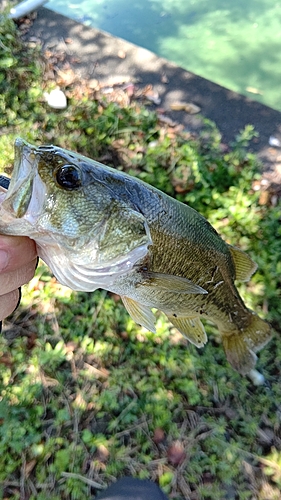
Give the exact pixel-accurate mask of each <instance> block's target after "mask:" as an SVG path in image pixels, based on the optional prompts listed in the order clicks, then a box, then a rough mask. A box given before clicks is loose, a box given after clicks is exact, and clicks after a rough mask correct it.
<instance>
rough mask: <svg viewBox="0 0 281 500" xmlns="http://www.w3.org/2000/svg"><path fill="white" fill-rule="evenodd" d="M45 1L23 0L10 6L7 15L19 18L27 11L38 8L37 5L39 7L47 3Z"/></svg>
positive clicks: (27, 12)
mask: <svg viewBox="0 0 281 500" xmlns="http://www.w3.org/2000/svg"><path fill="white" fill-rule="evenodd" d="M47 1H48V0H24V1H23V2H20V3H19V4H18V5H16V6H15V7H12V8H11V10H10V14H9V17H10V18H11V19H19V18H20V17H23V16H26V15H27V14H29V12H32V11H33V10H36V9H38V7H41V5H43V4H44V3H47Z"/></svg>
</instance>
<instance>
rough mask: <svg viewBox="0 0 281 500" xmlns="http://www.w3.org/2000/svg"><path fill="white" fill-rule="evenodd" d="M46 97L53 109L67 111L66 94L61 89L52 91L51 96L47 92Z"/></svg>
mask: <svg viewBox="0 0 281 500" xmlns="http://www.w3.org/2000/svg"><path fill="white" fill-rule="evenodd" d="M44 97H45V99H46V101H47V103H48V104H49V106H50V107H51V108H54V109H65V108H66V107H67V100H66V96H65V93H64V92H63V91H62V90H60V89H55V90H51V92H50V93H49V94H48V93H47V92H45V94H44Z"/></svg>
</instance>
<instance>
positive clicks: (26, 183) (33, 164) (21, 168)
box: [1, 138, 46, 225]
mask: <svg viewBox="0 0 281 500" xmlns="http://www.w3.org/2000/svg"><path fill="white" fill-rule="evenodd" d="M38 160H39V158H38V155H37V154H36V148H35V147H33V146H31V145H30V144H28V143H27V142H26V141H24V140H23V139H21V138H17V139H16V140H15V161H14V169H13V173H12V178H11V181H10V185H9V188H8V191H7V194H6V196H5V199H4V201H3V203H2V204H1V211H2V214H1V224H2V223H3V222H5V219H6V222H8V221H11V220H14V219H19V220H21V221H23V220H24V221H25V222H27V223H28V225H29V224H31V225H32V224H34V222H35V221H36V220H37V217H38V215H39V213H40V212H41V210H42V205H43V200H44V193H45V191H46V188H45V186H44V184H43V183H42V181H41V179H40V177H39V174H38V169H37V165H38Z"/></svg>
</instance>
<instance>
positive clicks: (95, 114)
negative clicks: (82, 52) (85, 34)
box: [0, 21, 281, 500]
mask: <svg viewBox="0 0 281 500" xmlns="http://www.w3.org/2000/svg"><path fill="white" fill-rule="evenodd" d="M0 45H1V47H2V46H4V47H5V50H2V51H0V75H1V76H0V96H1V97H0V117H1V118H0V120H1V132H0V167H1V170H4V171H6V172H10V171H11V168H12V165H13V141H14V139H15V137H16V136H18V135H20V136H22V137H23V138H25V139H27V140H29V141H30V142H34V143H38V144H39V143H48V142H53V143H56V144H57V145H59V146H63V147H66V148H68V149H73V150H75V151H78V152H80V153H83V154H86V155H88V156H90V157H92V158H95V159H97V160H100V161H104V162H106V163H108V164H110V165H113V166H115V167H117V168H120V169H123V170H124V171H126V172H129V173H130V174H132V175H136V176H138V177H139V178H141V179H143V180H144V181H146V182H149V183H151V184H153V185H154V186H156V187H158V188H160V189H162V190H163V191H165V192H167V193H169V194H170V195H172V196H176V197H177V198H178V199H179V200H182V201H184V202H186V203H188V204H190V205H191V206H192V207H194V208H195V209H196V210H198V211H199V212H200V213H202V214H203V215H204V216H205V217H207V218H208V220H209V221H210V222H211V223H212V224H213V225H214V226H215V227H216V229H217V230H218V231H219V232H220V234H221V235H222V236H223V237H224V238H225V240H227V241H228V242H230V243H232V244H236V245H238V246H240V247H241V248H242V249H244V250H247V251H248V252H249V254H250V255H251V256H252V257H253V259H254V260H256V261H257V262H258V264H259V269H258V271H257V273H256V274H255V276H254V277H253V279H252V280H251V282H250V284H248V285H247V286H245V285H244V286H243V287H241V293H242V294H243V296H244V297H245V300H246V302H247V304H248V305H249V307H251V308H253V309H255V310H256V311H257V312H258V313H259V314H260V315H261V316H263V317H266V318H267V319H268V320H270V321H271V322H272V324H273V325H274V327H275V330H276V333H275V336H274V338H273V340H272V342H271V343H270V344H269V345H268V346H267V347H265V348H264V349H263V350H262V351H261V353H260V356H259V361H258V368H259V369H260V370H261V371H262V372H263V374H264V375H265V377H266V381H267V383H266V385H264V386H262V387H255V386H253V385H252V383H251V381H249V380H248V379H247V378H243V377H241V376H240V375H238V374H237V373H236V372H234V371H233V370H232V369H231V367H230V366H229V365H228V363H227V362H226V360H225V355H224V352H223V349H222V346H221V341H220V338H219V335H218V334H217V333H216V329H215V328H213V326H212V325H210V324H207V325H206V329H207V333H208V338H209V342H208V344H207V345H206V347H205V348H204V349H202V350H197V349H196V348H195V347H194V346H192V345H190V344H188V342H187V341H186V340H185V339H183V338H182V337H181V336H180V335H179V334H178V333H177V331H176V330H175V328H171V325H170V324H168V323H167V322H166V320H165V318H164V317H163V316H162V315H160V314H158V316H157V334H156V335H154V334H152V333H150V332H147V331H145V330H144V329H142V328H140V327H138V326H137V325H136V324H135V323H134V322H133V321H132V320H131V319H130V318H129V317H128V315H127V313H126V311H125V310H124V308H123V306H122V304H121V302H120V300H119V298H118V297H117V296H114V295H112V294H109V293H105V292H104V291H102V290H101V291H97V292H95V293H92V294H87V293H74V292H71V291H70V290H69V289H67V288H65V287H63V286H61V285H60V284H58V283H57V282H56V281H55V279H54V278H53V277H52V276H51V275H50V274H49V271H48V269H47V268H46V267H45V266H44V265H43V264H42V263H41V264H40V266H39V268H38V270H37V274H36V277H35V278H34V279H33V280H32V281H31V282H30V283H29V284H28V285H27V286H26V287H25V288H24V293H23V298H22V303H21V307H20V308H19V309H18V310H17V311H16V312H15V313H14V315H13V316H12V317H10V318H9V319H8V320H7V321H6V322H5V325H4V331H3V336H2V337H1V339H0V353H1V357H0V498H3V499H6V498H11V499H15V500H16V499H27V498H28V499H30V500H35V499H36V500H59V499H77V500H80V499H81V500H82V499H83V500H84V499H85V498H90V497H91V496H92V497H94V496H95V495H96V493H97V492H98V491H99V488H97V487H96V486H97V484H96V483H98V485H99V486H100V488H103V487H105V486H106V485H107V484H110V483H111V482H112V481H114V480H115V478H118V477H120V476H123V475H128V474H130V475H133V476H136V477H140V478H151V479H153V480H154V481H156V482H158V483H159V484H160V485H161V487H162V488H163V489H164V491H165V492H166V493H168V494H169V495H170V497H171V498H173V499H176V500H177V499H187V498H190V499H193V500H197V499H198V500H201V499H202V500H203V499H208V500H209V499H210V500H212V499H213V500H220V499H221V500H224V499H225V498H230V499H232V498H233V499H234V498H239V499H242V500H243V499H245V500H246V499H253V498H255V499H260V500H266V499H268V498H270V499H272V500H274V499H280V489H281V429H280V410H281V385H280V371H281V342H280V315H281V305H280V284H281V283H280V276H281V272H280V271H281V265H280V253H281V226H280V201H279V204H278V205H275V206H271V205H261V204H260V203H259V192H257V191H255V190H254V189H253V182H254V181H256V182H259V179H260V174H259V171H260V165H259V163H258V161H257V159H256V158H255V156H253V155H252V154H251V153H250V152H249V150H248V142H249V140H250V139H251V138H252V137H253V136H254V134H255V132H254V131H253V129H252V127H251V126H248V127H247V128H246V129H245V130H244V131H242V132H241V134H240V135H239V137H237V141H236V143H235V144H233V145H231V146H230V147H229V150H228V151H224V149H223V148H222V146H221V143H220V134H219V131H218V130H217V129H216V127H215V125H214V124H212V123H209V122H205V125H204V129H203V131H202V132H201V133H200V135H199V136H197V137H193V136H190V134H188V133H187V132H175V130H174V129H173V128H172V127H169V126H168V125H164V124H163V123H161V122H160V121H159V119H158V117H157V114H156V113H154V112H153V111H151V110H149V109H147V108H145V107H144V106H142V105H140V104H139V103H138V102H132V103H131V105H130V106H121V105H118V104H116V103H115V102H107V101H106V99H105V98H104V97H103V96H102V95H101V94H100V93H94V91H92V90H91V89H89V88H88V87H87V82H84V83H83V92H82V94H83V95H81V92H80V90H79V86H78V85H76V84H75V82H74V83H73V84H71V85H69V86H68V87H66V88H64V90H65V91H66V93H67V96H68V107H67V109H66V110H64V111H59V112H58V111H52V110H51V109H50V108H48V106H47V104H46V103H45V101H44V98H43V93H44V91H47V90H50V89H51V88H54V87H55V86H56V82H54V81H49V79H48V78H47V77H46V72H45V74H44V72H43V68H48V64H50V62H49V61H48V60H46V59H45V60H44V64H43V56H42V55H41V54H40V52H39V51H38V50H37V49H36V48H34V47H30V46H28V45H27V44H26V43H24V42H23V41H22V40H21V39H20V37H19V35H18V33H17V30H16V29H15V27H14V24H13V23H12V22H8V21H5V22H3V21H1V24H0ZM11 82H13V85H11ZM80 85H81V84H80ZM159 436H160V439H159ZM175 451H176V453H175Z"/></svg>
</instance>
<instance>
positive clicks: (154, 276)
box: [141, 272, 208, 294]
mask: <svg viewBox="0 0 281 500" xmlns="http://www.w3.org/2000/svg"><path fill="white" fill-rule="evenodd" d="M146 276H147V279H145V281H144V282H143V283H141V285H144V286H150V287H154V288H161V289H162V290H166V291H167V292H173V293H187V294H188V293H194V294H197V293H198V294H206V293H208V292H207V291H206V290H204V288H202V287H201V286H199V285H196V284H195V283H193V282H192V281H190V280H188V279H186V278H182V277H181V276H174V275H172V274H162V273H154V272H148V273H147V274H146Z"/></svg>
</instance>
